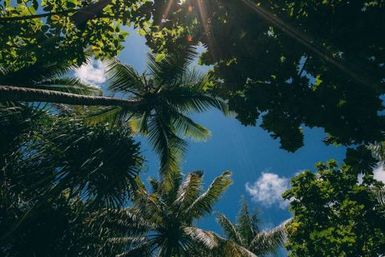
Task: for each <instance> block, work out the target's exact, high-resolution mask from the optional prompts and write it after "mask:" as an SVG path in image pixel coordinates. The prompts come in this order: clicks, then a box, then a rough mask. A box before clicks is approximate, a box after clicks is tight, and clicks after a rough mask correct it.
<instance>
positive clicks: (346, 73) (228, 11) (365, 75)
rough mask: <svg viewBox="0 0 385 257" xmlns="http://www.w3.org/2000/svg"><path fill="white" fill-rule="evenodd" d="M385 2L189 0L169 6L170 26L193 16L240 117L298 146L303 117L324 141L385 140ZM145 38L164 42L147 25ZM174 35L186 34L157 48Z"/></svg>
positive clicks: (196, 35)
mask: <svg viewBox="0 0 385 257" xmlns="http://www.w3.org/2000/svg"><path fill="white" fill-rule="evenodd" d="M155 2H162V3H163V4H165V3H166V2H167V1H161V0H160V1H155ZM384 4H385V3H384V1H382V0H378V1H367V0H362V1H361V0H360V1H354V2H352V1H347V0H346V1H345V0H341V1H258V2H254V1H249V0H244V1H234V0H232V1H221V0H210V1H187V2H186V5H182V6H179V5H177V4H176V3H175V4H174V5H173V8H172V9H171V10H172V11H174V12H171V11H170V14H169V20H170V21H169V22H166V23H165V24H164V26H169V27H172V26H173V25H174V24H178V23H186V22H187V21H189V22H188V23H187V24H188V26H189V27H190V29H189V30H188V33H190V34H191V36H192V38H193V39H194V40H193V42H199V41H201V42H203V43H204V45H206V46H207V47H208V50H207V52H206V53H204V54H203V55H202V58H201V61H202V63H204V64H208V65H214V69H213V74H215V76H216V77H218V78H219V79H220V80H221V82H222V83H220V84H219V85H218V86H217V88H216V90H215V92H216V93H217V94H218V95H220V96H221V97H223V98H224V99H227V100H229V105H230V109H231V110H234V111H235V112H236V113H237V118H238V119H239V120H240V121H241V122H242V123H243V124H245V125H255V124H256V122H257V121H260V122H261V124H260V125H261V127H262V128H264V129H265V130H267V131H268V132H270V133H271V135H272V136H273V137H274V138H279V139H280V140H281V145H282V147H283V148H285V149H287V150H289V151H295V150H296V149H298V148H299V147H301V146H302V144H303V134H302V130H301V126H303V125H306V126H309V127H322V128H324V129H325V131H326V132H327V133H328V134H330V138H328V139H327V141H328V142H337V143H342V144H346V145H350V144H357V143H358V144H359V143H365V142H371V141H374V140H381V139H383V134H382V133H381V131H382V130H384V118H383V116H381V115H380V114H379V112H380V111H382V110H383V107H382V103H381V100H380V96H381V95H382V94H384V81H383V78H384V73H385V66H384V62H385V59H384V58H385V50H384V43H383V42H384V41H385V36H384V35H385V31H384V26H382V24H383V23H384V22H385V15H384ZM159 5H160V4H159ZM158 12H163V10H161V9H158ZM181 13H182V14H181ZM204 13H206V14H205V15H204ZM158 15H159V14H158ZM186 17H187V18H186ZM155 29H156V28H155ZM186 33H187V32H186ZM186 33H185V34H184V35H183V37H185V36H186ZM188 33H187V34H188ZM166 38H167V37H166ZM147 39H148V40H149V44H150V46H151V47H152V48H155V49H159V46H163V45H164V44H160V43H159V42H158V41H159V38H157V37H152V35H151V34H150V36H149V37H148V38H147ZM183 39H184V38H183ZM160 40H163V39H160ZM182 41H183V40H182ZM184 41H185V40H184ZM185 42H186V41H185ZM175 44H179V45H180V41H175V40H173V41H172V42H171V43H169V44H166V45H165V47H163V48H160V49H159V51H162V50H164V48H166V50H167V46H170V47H171V49H174V47H175ZM259 117H261V119H260V120H258V118H259Z"/></svg>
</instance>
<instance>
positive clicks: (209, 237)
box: [183, 227, 220, 250]
mask: <svg viewBox="0 0 385 257" xmlns="http://www.w3.org/2000/svg"><path fill="white" fill-rule="evenodd" d="M183 231H184V232H185V233H186V235H187V236H189V237H190V238H191V239H192V240H193V241H194V242H196V243H198V244H201V245H203V246H204V247H205V248H207V249H209V250H212V249H215V248H217V247H219V244H220V238H219V237H218V236H217V235H216V234H215V233H213V232H211V231H205V230H203V229H200V228H196V227H185V228H184V229H183Z"/></svg>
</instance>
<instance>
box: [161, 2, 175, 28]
mask: <svg viewBox="0 0 385 257" xmlns="http://www.w3.org/2000/svg"><path fill="white" fill-rule="evenodd" d="M174 1H175V0H168V2H167V5H166V8H165V9H164V12H163V14H162V16H161V18H160V19H161V20H160V22H159V24H162V22H163V21H165V20H167V18H168V15H169V14H170V10H171V6H172V5H173V4H174Z"/></svg>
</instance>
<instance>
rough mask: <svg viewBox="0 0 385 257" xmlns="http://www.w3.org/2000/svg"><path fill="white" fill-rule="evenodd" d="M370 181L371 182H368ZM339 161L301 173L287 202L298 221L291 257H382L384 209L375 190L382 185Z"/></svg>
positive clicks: (292, 235)
mask: <svg viewBox="0 0 385 257" xmlns="http://www.w3.org/2000/svg"><path fill="white" fill-rule="evenodd" d="M365 177H366V178H365ZM365 177H364V179H363V182H362V183H359V182H358V173H357V172H355V171H354V170H353V169H351V168H350V167H349V166H347V165H344V166H342V167H338V166H337V164H336V162H334V161H329V162H327V163H319V164H318V165H317V173H316V174H314V173H311V172H310V171H305V172H302V173H301V174H299V175H297V176H296V177H294V178H293V179H292V181H291V189H289V190H288V191H287V192H285V194H284V198H286V199H289V200H290V201H291V204H290V209H291V211H292V212H293V214H294V218H293V220H292V222H290V224H288V226H287V229H288V243H287V249H288V250H289V256H292V257H294V256H349V257H350V256H353V257H354V256H367V257H369V256H380V255H381V254H383V253H384V251H385V241H384V238H385V237H384V235H385V216H384V206H383V205H381V204H380V203H379V201H378V199H377V196H376V193H375V190H374V188H377V187H379V188H382V187H383V184H382V183H381V182H376V181H374V180H373V178H372V177H373V175H370V174H366V175H365Z"/></svg>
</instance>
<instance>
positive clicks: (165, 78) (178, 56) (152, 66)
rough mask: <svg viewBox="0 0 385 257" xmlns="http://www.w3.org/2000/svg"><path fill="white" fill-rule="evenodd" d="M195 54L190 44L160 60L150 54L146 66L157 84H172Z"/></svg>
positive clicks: (184, 70) (183, 71)
mask: <svg viewBox="0 0 385 257" xmlns="http://www.w3.org/2000/svg"><path fill="white" fill-rule="evenodd" d="M195 56H196V49H195V48H194V47H192V46H189V47H187V48H186V49H185V50H182V51H177V52H175V53H173V54H170V55H168V56H166V57H165V58H164V59H163V60H161V61H157V60H156V57H155V56H154V55H152V54H150V55H149V56H148V65H147V66H148V69H149V70H150V72H151V75H152V77H153V79H154V80H155V81H156V82H157V84H159V85H162V86H163V85H164V86H167V87H169V86H174V85H175V83H176V82H177V81H178V80H179V79H180V78H181V76H182V75H183V74H184V73H185V72H186V70H187V68H188V65H189V64H190V63H191V61H192V60H193V59H194V58H195Z"/></svg>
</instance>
